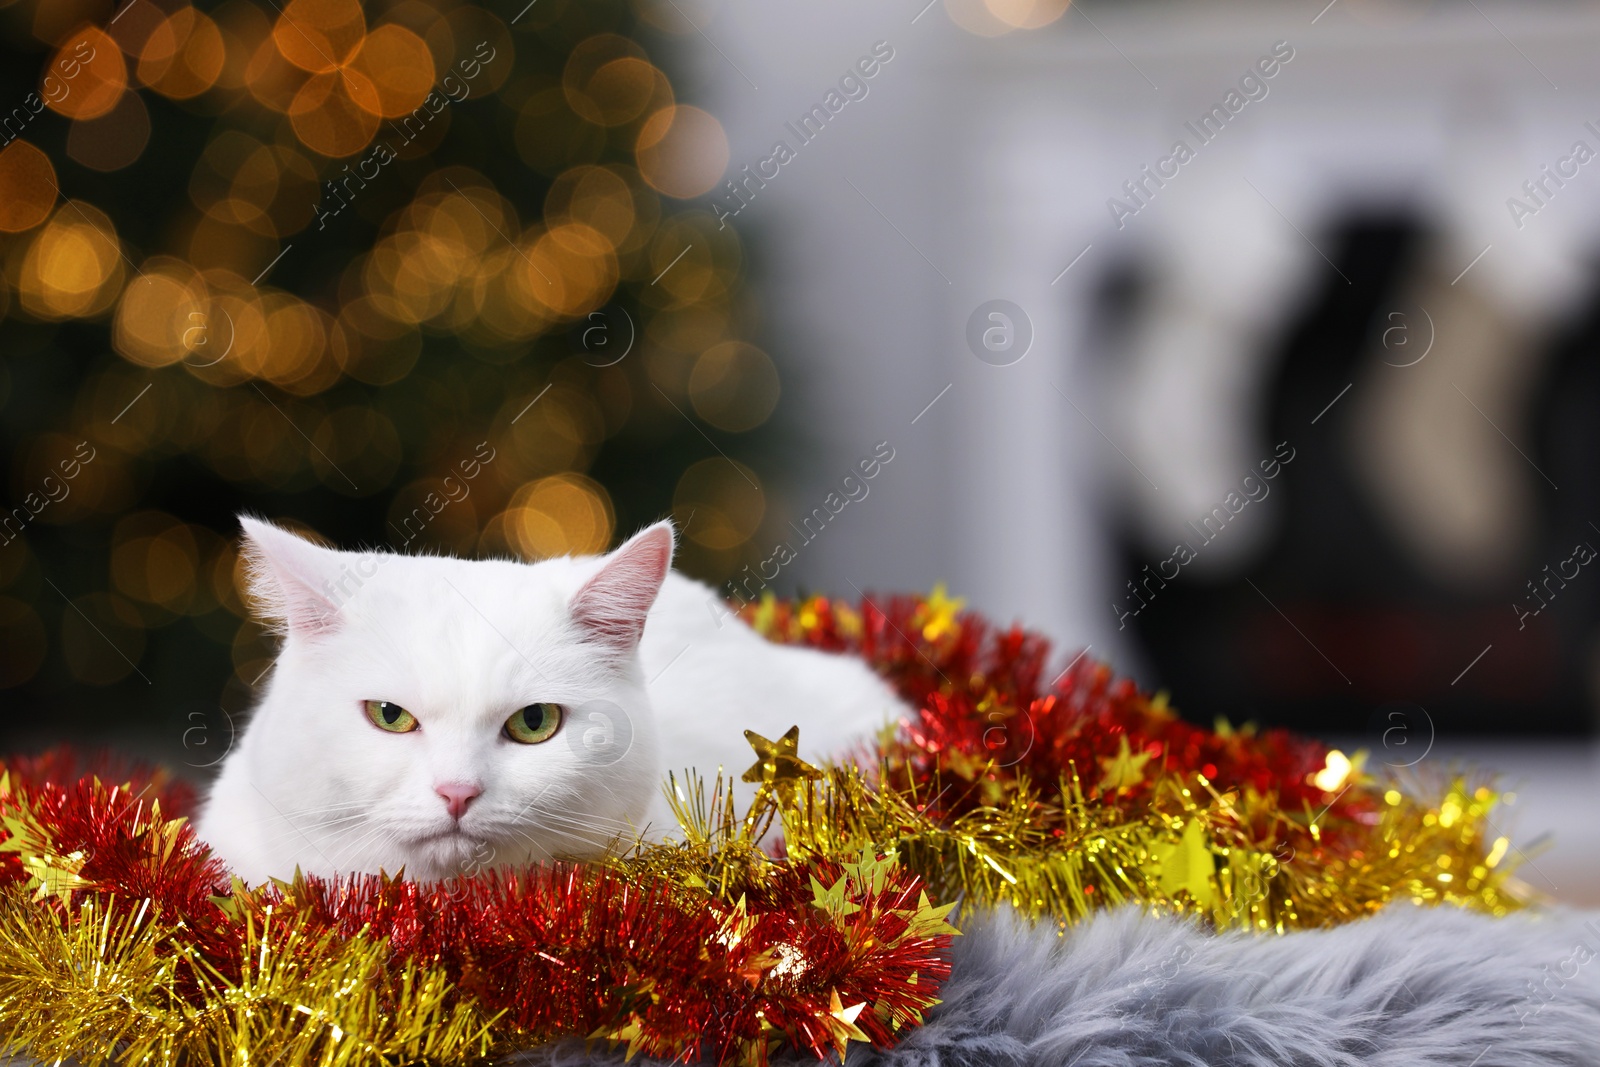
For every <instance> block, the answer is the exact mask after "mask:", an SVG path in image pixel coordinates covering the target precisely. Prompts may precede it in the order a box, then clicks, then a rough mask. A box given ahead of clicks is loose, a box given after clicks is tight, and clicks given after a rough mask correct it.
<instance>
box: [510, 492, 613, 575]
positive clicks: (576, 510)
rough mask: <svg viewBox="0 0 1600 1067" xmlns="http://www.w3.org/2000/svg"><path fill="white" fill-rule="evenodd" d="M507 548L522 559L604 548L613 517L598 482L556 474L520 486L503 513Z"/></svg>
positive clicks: (609, 536)
mask: <svg viewBox="0 0 1600 1067" xmlns="http://www.w3.org/2000/svg"><path fill="white" fill-rule="evenodd" d="M501 523H502V524H503V536H504V538H505V540H506V542H507V547H508V548H510V549H511V550H512V551H515V552H516V553H517V554H518V555H519V556H521V557H522V558H523V559H528V560H536V559H548V558H550V557H551V556H565V555H582V554H588V553H594V552H603V551H605V550H606V548H607V547H608V546H609V545H610V544H611V536H612V532H613V530H614V529H615V526H616V517H615V514H614V512H613V511H612V507H611V497H610V495H609V494H608V493H607V492H606V491H605V488H604V487H603V486H602V485H600V483H598V482H596V481H594V480H593V479H592V478H587V477H585V476H583V475H581V474H555V475H551V476H550V477H547V478H540V479H539V480H538V481H535V482H530V483H528V484H527V485H525V486H523V487H522V488H521V489H518V490H517V492H516V493H515V494H514V495H513V496H512V498H511V506H510V507H508V508H507V509H506V511H505V514H504V515H503V516H502V517H501Z"/></svg>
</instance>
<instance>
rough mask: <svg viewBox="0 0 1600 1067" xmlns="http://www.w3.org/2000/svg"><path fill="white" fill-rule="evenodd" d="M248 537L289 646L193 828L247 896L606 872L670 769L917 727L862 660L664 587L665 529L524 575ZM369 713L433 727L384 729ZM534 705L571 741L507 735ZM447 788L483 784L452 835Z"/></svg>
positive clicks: (829, 749) (740, 766) (681, 580)
mask: <svg viewBox="0 0 1600 1067" xmlns="http://www.w3.org/2000/svg"><path fill="white" fill-rule="evenodd" d="M240 521H241V523H242V524H243V527H244V534H245V538H244V549H245V552H246V555H247V559H248V560H249V562H250V565H251V573H252V579H251V590H250V591H251V594H252V598H253V600H254V601H255V602H256V604H257V605H258V606H259V608H260V610H261V613H262V614H263V616H264V617H265V618H266V619H267V620H269V621H270V622H272V623H273V624H274V625H275V626H276V627H277V628H278V629H279V631H280V632H281V633H282V635H283V646H282V649H281V651H280V654H279V657H278V660H277V663H276V666H275V667H274V669H273V673H272V678H271V681H270V683H269V685H268V686H267V690H266V694H265V696H264V698H263V699H262V701H261V703H260V705H259V707H257V709H256V711H255V713H254V714H253V716H252V718H251V720H250V722H249V724H248V726H247V728H246V729H244V730H243V732H242V733H241V735H240V737H239V740H238V742H237V744H236V745H235V747H234V750H233V751H232V752H230V753H229V755H228V757H227V759H226V760H225V761H224V762H223V765H222V770H221V773H220V775H219V776H218V778H217V780H216V782H215V784H214V785H213V787H212V788H211V791H210V795H209V797H208V799H207V802H206V805H205V808H204V811H203V813H202V814H201V816H200V819H199V823H198V826H197V829H198V832H199V834H200V836H201V838H202V839H204V840H205V841H206V842H207V843H208V844H210V845H211V847H212V849H213V850H214V852H215V853H216V854H217V855H219V856H220V857H221V858H222V859H223V860H225V861H226V862H227V863H228V864H229V866H230V867H232V869H233V870H234V872H235V873H236V874H238V875H239V876H240V877H242V878H244V879H245V880H246V881H249V882H260V881H264V880H265V879H267V878H269V877H277V878H287V877H289V876H290V875H291V874H293V872H294V870H295V869H296V868H297V867H298V868H299V869H301V870H302V871H305V872H308V873H316V874H324V875H331V874H340V873H348V872H367V873H372V872H377V871H379V870H386V871H388V872H390V873H396V872H398V871H399V870H401V869H402V868H404V871H405V873H406V875H407V876H409V877H413V878H419V879H436V878H442V877H446V876H449V875H452V874H455V873H458V872H472V871H475V870H479V869H483V868H487V867H500V866H508V865H515V864H522V863H527V862H530V861H537V860H545V859H550V858H555V857H567V856H570V857H580V858H582V857H592V856H594V855H596V854H597V853H599V852H600V851H601V850H603V849H604V848H605V847H606V845H607V843H608V842H609V841H611V840H612V839H613V838H614V837H616V836H617V835H622V836H624V837H629V836H631V835H632V834H633V832H634V831H635V830H636V829H638V830H645V829H646V828H647V826H648V828H649V832H651V833H652V834H657V835H658V834H660V833H662V832H663V831H664V830H667V829H671V828H675V826H676V824H675V822H674V821H673V820H672V819H671V817H670V815H669V809H668V807H667V805H666V803H665V800H664V797H663V795H662V784H663V781H664V780H665V777H666V773H667V771H668V770H669V769H672V770H676V771H680V772H681V770H682V769H684V768H688V767H693V768H695V769H697V770H698V771H699V772H700V773H702V774H704V775H706V776H707V777H709V776H711V775H714V774H715V773H716V771H717V769H718V768H719V767H720V768H722V769H723V770H725V771H730V772H732V774H733V775H734V776H735V777H737V776H738V775H739V773H740V772H742V771H743V770H744V769H745V768H746V767H748V766H749V765H750V764H751V763H753V762H754V760H755V757H754V755H753V753H752V751H751V749H750V746H749V744H748V743H747V742H746V740H745V738H744V735H743V731H744V730H745V729H746V728H749V729H753V730H755V731H756V732H758V733H761V734H763V735H765V736H767V737H769V738H774V739H776V738H777V737H779V735H781V734H782V733H783V732H784V731H785V730H787V729H788V728H789V727H790V726H794V725H798V726H800V728H801V735H800V736H801V754H802V755H803V756H807V757H808V758H812V759H816V758H820V757H824V756H827V755H830V754H838V753H841V752H843V751H844V750H846V749H848V748H850V747H851V746H853V745H856V744H858V743H860V742H861V741H863V740H865V739H866V738H868V737H869V736H870V735H871V734H872V732H873V731H874V730H876V729H878V728H880V727H881V726H882V725H883V724H884V723H886V722H891V721H894V720H895V719H896V718H897V717H898V716H899V714H900V713H901V712H902V711H903V705H902V704H901V701H900V700H899V698H898V697H897V696H896V695H895V694H894V692H893V691H892V690H891V689H890V688H889V686H888V685H887V684H886V683H884V682H883V681H882V680H881V679H880V678H879V677H878V676H877V675H876V674H874V673H873V672H872V671H871V670H870V669H869V668H868V667H867V666H866V665H865V664H864V663H862V662H861V661H860V660H857V659H854V658H851V657H845V656H836V655H830V654H827V653H823V652H818V651H814V650H810V649H803V648H796V647H790V646H780V645H774V644H771V643H769V642H767V641H766V640H764V639H763V638H761V637H759V636H758V635H757V634H756V633H755V632H754V631H752V630H750V629H749V628H748V627H747V626H745V625H744V623H742V622H741V621H739V620H738V619H737V618H736V617H734V616H733V615H732V614H731V613H730V612H729V611H728V610H727V609H726V607H725V606H724V605H723V603H722V600H721V598H720V597H719V596H718V595H717V594H716V593H715V592H714V591H713V590H712V589H710V588H708V587H707V586H705V585H702V584H700V583H699V582H696V581H693V580H691V579H689V578H686V577H684V576H682V575H680V574H677V573H675V572H672V571H670V562H671V557H672V550H673V530H672V527H671V525H670V524H669V523H658V524H656V525H654V526H651V527H649V528H647V529H645V530H643V531H642V532H640V533H639V534H637V535H636V536H635V537H633V538H632V539H631V540H629V541H628V542H627V543H626V544H625V545H623V546H622V547H621V548H619V549H617V550H616V551H615V552H613V553H611V554H610V555H608V556H579V557H562V558H558V559H549V560H544V561H541V562H538V563H531V564H529V563H519V562H512V561H505V560H487V561H465V560H458V559H450V558H446V557H438V556H404V555H396V554H393V553H388V552H339V551H334V550H331V549H327V548H323V547H320V546H317V545H314V544H312V543H311V542H309V541H306V540H304V539H302V538H300V537H297V536H296V535H294V534H292V533H290V532H288V531H286V530H283V529H281V528H279V527H277V526H273V525H271V524H269V523H266V522H261V521H259V520H255V519H251V518H248V517H244V518H241V520H240ZM640 627H642V635H641V632H640ZM366 700H384V701H391V702H393V703H396V704H399V705H401V706H402V707H404V708H406V709H408V710H409V711H411V712H412V713H413V714H414V715H415V716H416V718H417V720H418V721H419V723H420V727H419V728H418V729H417V730H416V731H414V732H410V733H399V734H397V733H388V732H385V731H383V730H380V729H379V728H378V727H376V726H374V725H373V724H372V722H370V721H369V720H368V719H367V717H366V715H365V713H364V710H363V702H364V701H366ZM539 701H545V702H551V703H556V704H561V705H563V706H564V707H565V708H566V709H568V712H567V716H566V721H565V722H564V724H563V726H562V727H561V729H560V730H559V731H558V732H557V734H556V735H555V736H554V737H552V738H551V739H550V740H548V741H545V742H543V743H541V744H534V745H526V744H519V743H517V742H515V741H512V740H510V739H509V738H507V737H506V736H504V734H503V733H502V726H503V724H504V723H505V720H506V718H507V717H508V716H510V715H511V714H512V713H513V712H515V711H517V710H518V709H520V708H521V707H523V706H524V705H527V704H531V703H534V702H539ZM441 783H467V784H470V785H473V786H476V787H478V788H481V790H482V792H481V795H479V796H477V797H476V798H474V799H473V800H472V801H471V802H470V804H469V805H468V806H467V808H466V811H465V813H464V814H463V815H462V816H461V818H460V819H459V821H458V820H457V819H455V818H453V817H452V815H451V814H450V812H449V810H448V809H449V805H448V803H447V800H446V798H445V796H443V795H441V794H440V793H438V792H437V787H438V786H439V785H440V784H441ZM752 791H753V787H751V786H744V785H741V786H740V788H739V795H740V796H742V797H744V798H746V799H748V797H749V796H750V795H751V794H752Z"/></svg>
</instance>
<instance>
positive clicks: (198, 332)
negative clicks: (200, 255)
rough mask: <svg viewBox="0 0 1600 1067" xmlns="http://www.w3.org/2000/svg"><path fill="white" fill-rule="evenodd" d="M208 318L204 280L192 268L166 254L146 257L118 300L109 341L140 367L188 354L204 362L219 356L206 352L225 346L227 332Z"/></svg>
mask: <svg viewBox="0 0 1600 1067" xmlns="http://www.w3.org/2000/svg"><path fill="white" fill-rule="evenodd" d="M211 317H212V312H211V307H210V300H209V293H208V292H207V290H206V284H205V282H204V281H203V280H202V279H201V278H200V275H199V273H198V272H197V271H195V270H194V268H193V267H191V266H189V265H188V264H187V263H185V262H183V261H182V260H177V259H172V258H170V257H158V258H155V259H151V260H147V261H146V262H145V264H144V266H143V268H141V270H140V276H139V277H137V278H135V279H134V280H133V281H131V282H129V283H128V287H127V288H126V289H124V290H123V292H122V298H121V300H119V301H118V303H117V314H116V318H115V319H114V320H113V323H112V329H111V345H112V347H113V348H114V349H115V350H116V352H117V354H118V355H120V356H122V357H123V358H124V359H126V360H128V361H129V362H130V363H137V364H138V365H139V366H141V367H165V366H168V365H170V364H173V363H176V362H178V361H179V360H180V359H183V358H185V357H186V356H190V355H192V354H196V355H195V358H196V359H197V360H198V361H201V362H209V361H210V360H211V359H213V358H221V357H220V352H218V353H215V354H214V353H213V352H212V351H211V350H212V348H213V347H215V348H217V349H222V348H224V347H225V346H226V344H227V343H228V342H229V341H231V337H228V336H226V334H231V332H232V331H231V330H226V328H225V327H224V328H219V327H223V322H222V320H221V319H220V317H219V321H218V322H217V323H212V322H211ZM197 353H198V354H197Z"/></svg>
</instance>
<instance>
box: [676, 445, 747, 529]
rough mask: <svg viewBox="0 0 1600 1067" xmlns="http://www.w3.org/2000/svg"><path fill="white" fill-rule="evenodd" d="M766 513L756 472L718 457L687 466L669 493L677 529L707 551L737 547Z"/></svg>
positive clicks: (733, 461) (734, 461)
mask: <svg viewBox="0 0 1600 1067" xmlns="http://www.w3.org/2000/svg"><path fill="white" fill-rule="evenodd" d="M766 512H767V497H766V494H765V493H764V492H762V490H761V480H760V478H758V477H757V476H756V472H755V471H753V470H751V469H750V468H749V467H746V466H745V465H744V464H743V463H739V462H738V461H736V460H731V459H723V458H721V457H718V458H716V459H702V460H700V461H699V462H697V463H695V464H693V465H691V466H690V467H689V469H688V470H686V471H684V472H683V475H682V476H681V477H680V478H679V479H678V485H677V488H676V489H675V490H674V491H673V494H672V515H673V519H674V520H675V521H676V522H677V523H678V528H679V529H685V528H686V529H687V530H688V533H687V535H686V536H688V537H689V539H690V540H693V541H696V542H699V543H700V544H702V545H704V546H705V547H707V548H711V549H730V548H737V547H738V546H740V545H742V544H744V543H745V542H746V541H748V540H750V538H751V537H752V536H754V534H755V532H756V530H758V529H759V528H760V527H761V520H762V518H763V517H764V516H765V515H766ZM690 516H693V520H692V521H691V519H690Z"/></svg>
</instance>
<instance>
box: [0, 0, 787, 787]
mask: <svg viewBox="0 0 1600 1067" xmlns="http://www.w3.org/2000/svg"><path fill="white" fill-rule="evenodd" d="M517 2H518V7H520V8H521V10H520V11H519V10H515V9H513V10H508V11H498V10H495V11H491V10H489V9H487V8H484V7H478V6H471V5H468V4H459V5H457V4H452V3H449V2H448V0H446V2H436V0H429V2H423V0H396V2H384V0H379V2H376V3H373V4H370V5H368V6H367V7H366V8H365V9H363V7H362V6H361V5H360V4H358V3H357V2H356V0H293V2H291V3H288V4H287V5H286V6H283V7H281V8H280V7H279V6H278V5H277V4H276V3H274V2H273V0H266V3H265V5H264V6H257V4H255V3H252V2H249V0H230V2H228V3H224V4H222V5H220V6H215V7H207V8H205V9H204V10H201V9H200V8H197V7H193V6H188V5H187V4H184V3H182V2H181V0H118V3H117V4H116V6H115V7H112V6H111V5H109V4H107V3H106V2H104V0H12V2H10V3H7V0H0V35H3V41H4V47H5V49H6V51H7V53H8V54H7V57H6V59H5V62H4V64H0V140H3V141H4V148H3V149H0V403H3V407H0V435H3V440H4V445H5V448H6V453H7V455H8V457H9V460H10V463H9V467H8V471H7V478H6V487H7V499H6V507H7V511H6V514H5V515H4V516H0V692H3V693H4V694H5V696H4V698H3V699H4V702H5V707H6V711H7V715H6V719H5V728H6V730H7V731H8V736H7V737H6V738H5V741H6V742H7V743H8V744H9V745H12V746H15V745H18V744H23V743H26V742H27V740H28V739H29V737H30V736H32V735H36V734H47V735H48V736H51V737H60V736H70V737H74V738H78V739H99V740H104V741H108V742H109V741H116V742H117V743H119V744H124V745H133V746H136V747H137V746H139V745H140V744H141V738H143V739H144V741H143V745H144V747H146V748H155V749H157V750H162V749H166V750H170V749H172V748H173V747H175V746H176V745H177V744H178V743H179V738H180V737H181V738H183V739H184V743H185V744H186V745H187V747H188V748H189V749H190V755H191V757H193V758H191V759H190V762H191V763H195V764H200V763H204V762H208V758H207V755H208V753H209V754H212V755H213V756H220V755H221V754H222V750H223V748H224V747H225V745H226V743H227V738H228V733H229V731H230V729H231V727H230V726H229V725H227V724H225V723H224V719H225V718H227V713H230V712H231V713H232V719H231V721H232V722H233V723H237V722H239V716H238V712H239V711H240V710H242V709H243V708H244V707H246V706H247V705H248V702H249V695H250V687H251V685H252V684H253V683H254V682H256V681H257V680H258V679H259V678H260V677H261V676H262V674H263V672H264V671H265V670H266V669H267V668H268V666H269V665H270V656H271V643H270V642H269V641H268V640H266V639H265V638H264V636H263V635H262V634H261V632H260V631H259V630H258V628H256V627H255V626H254V625H253V624H250V623H248V622H245V621H243V616H244V609H243V606H242V605H241V604H240V602H239V599H238V596H237V593H236V592H235V584H234V577H235V569H236V559H235V555H234V549H233V544H232V540H233V537H234V534H235V525H234V521H233V515H234V514H235V512H237V511H239V510H241V509H247V510H250V511H252V512H255V513H258V514H263V515H265V516H267V517H271V518H276V519H282V520H291V521H298V522H301V523H304V524H306V525H307V526H308V527H309V528H311V529H314V530H316V531H317V532H319V533H321V534H323V535H325V536H327V537H329V538H331V539H333V540H335V541H337V542H339V543H341V544H344V545H356V544H364V545H368V546H387V547H393V548H396V549H402V550H407V551H417V550H419V549H421V550H447V551H452V552H457V553H462V554H468V555H471V554H494V553H498V554H508V553H509V554H514V555H518V556H522V557H528V558H532V557H537V556H544V555H550V554H559V553H563V552H569V551H571V552H591V551H598V550H602V549H604V548H606V547H607V546H608V544H609V543H611V542H612V541H613V540H614V538H615V536H616V535H617V534H619V533H622V532H626V531H628V530H630V529H632V528H635V527H637V526H639V525H640V524H642V523H644V522H646V521H648V520H650V519H652V518H654V517H656V516H658V515H661V514H664V513H668V512H670V513H672V514H674V515H675V516H676V517H677V519H678V522H679V524H680V527H682V526H684V525H685V524H687V526H688V530H687V536H686V538H685V541H684V554H683V556H682V565H683V566H684V567H685V568H686V569H688V570H690V571H691V573H698V574H699V575H701V576H702V577H706V578H708V579H713V580H715V579H718V578H721V577H724V576H725V575H727V574H728V573H731V572H732V570H734V569H735V563H734V560H735V559H736V558H737V557H738V556H739V555H740V552H741V548H742V547H743V546H745V545H746V544H747V542H749V541H750V540H751V539H752V537H754V536H755V535H756V533H757V531H758V529H759V528H760V527H761V524H762V520H763V515H764V512H765V500H764V495H763V489H762V485H763V482H762V477H761V476H760V475H759V474H758V473H757V470H756V469H754V468H755V467H761V468H763V469H765V465H764V464H763V463H762V462H761V460H760V456H761V455H763V454H764V453H763V452H762V451H761V450H762V448H763V447H764V446H763V441H764V438H763V435H762V434H760V433H757V434H752V433H751V431H755V430H757V429H758V428H760V427H762V426H763V424H765V423H767V421H768V418H769V416H770V415H771V413H772V411H773V409H774V407H775V405H776V402H777V398H778V389H779V386H778V376H777V372H776V369H775V368H774V366H773V364H772V362H771V360H770V359H769V358H768V357H767V356H766V355H765V354H764V353H763V352H761V351H760V350H759V349H757V348H755V347H753V346H751V345H749V344H746V343H744V342H743V341H741V340H739V337H740V336H741V335H742V334H744V333H747V332H748V328H749V322H750V319H751V317H752V311H751V309H750V307H749V305H748V301H747V299H746V298H745V297H744V296H743V295H742V293H741V289H740V282H739V279H740V269H741V248H740V245H739V242H738V240H737V238H736V236H735V235H734V232H733V231H732V230H731V229H728V228H719V225H718V222H717V220H716V219H715V218H714V217H713V216H712V215H710V214H708V213H706V212H705V211H703V210H690V209H687V208H686V206H685V205H683V204H681V203H679V201H682V200H684V199H687V198H689V197H696V196H699V195H700V194H702V193H705V192H706V191H708V190H709V189H710V188H712V186H714V185H715V184H716V183H717V182H719V181H720V180H721V177H722V172H723V170H724V168H725V166H726V163H727V157H728V150H727V143H726V140H725V138H724V136H723V133H722V130H721V127H720V126H719V125H718V123H717V121H716V120H715V119H714V118H713V117H712V116H710V115H709V114H707V113H706V112H704V111H702V110H700V109H698V108H695V107H692V106H688V105H684V104H681V103H679V102H678V101H677V100H676V99H675V96H674V92H673V88H672V85H671V84H670V83H669V81H668V79H667V77H666V76H665V75H664V74H663V73H662V71H661V69H660V68H659V67H658V66H656V65H655V63H654V62H652V59H651V57H650V56H649V55H648V54H647V52H646V50H645V48H644V47H643V46H642V45H641V44H640V43H639V42H640V41H641V40H655V38H652V37H651V34H652V33H655V32H656V31H657V30H660V29H663V28H664V29H667V30H677V31H680V32H681V31H683V30H685V29H688V28H689V27H687V26H686V25H685V24H683V22H682V19H681V16H678V15H676V14H675V5H673V6H668V4H663V5H662V10H661V11H657V10H655V9H654V8H650V7H646V6H643V5H636V6H633V7H630V6H629V4H628V3H627V2H626V0H534V2H532V3H528V4H527V6H526V7H522V6H521V0H517ZM668 2H669V3H670V0H668ZM668 18H674V19H676V20H677V22H678V25H677V26H675V27H674V26H670V25H668V26H665V27H662V26H656V27H652V25H651V22H652V20H659V21H662V22H665V21H666V20H667V19H668ZM658 51H659V48H658ZM738 457H743V458H744V459H745V460H746V461H748V463H750V464H752V465H753V466H751V465H746V463H741V462H739V459H738ZM230 675H231V681H230V682H229V684H228V686H227V687H226V688H223V687H222V679H223V678H225V677H229V676H230ZM219 690H222V691H221V692H220V694H219ZM219 708H222V709H226V711H219ZM206 746H209V748H207V747H206Z"/></svg>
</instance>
